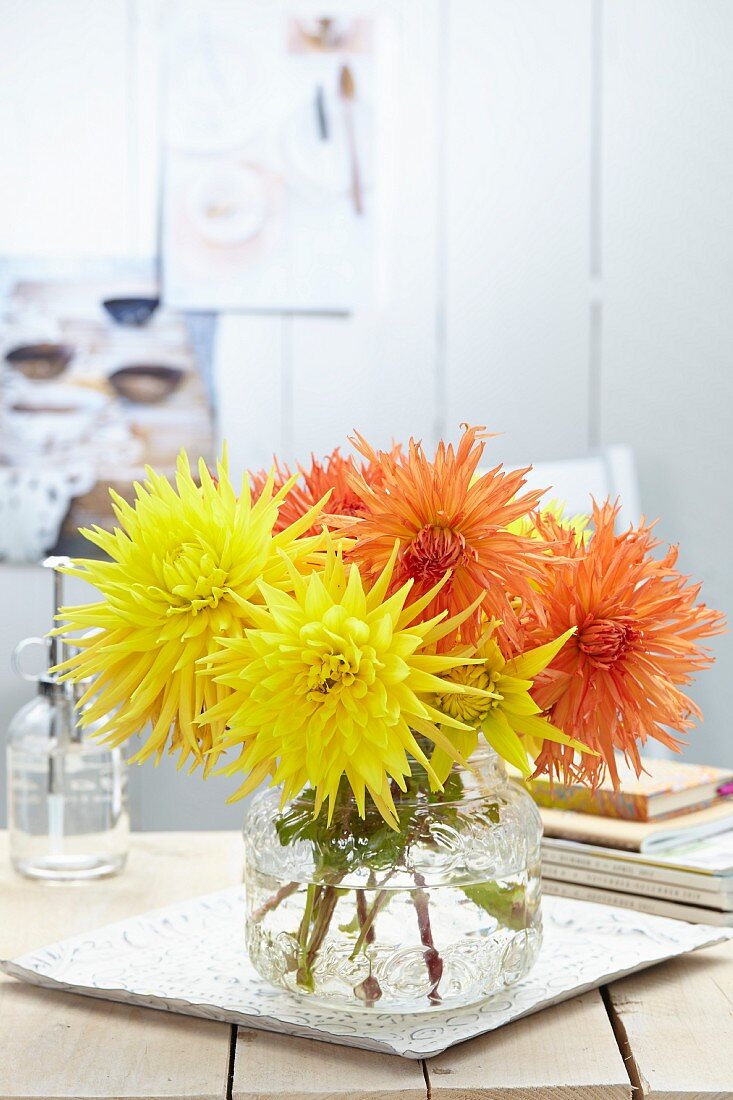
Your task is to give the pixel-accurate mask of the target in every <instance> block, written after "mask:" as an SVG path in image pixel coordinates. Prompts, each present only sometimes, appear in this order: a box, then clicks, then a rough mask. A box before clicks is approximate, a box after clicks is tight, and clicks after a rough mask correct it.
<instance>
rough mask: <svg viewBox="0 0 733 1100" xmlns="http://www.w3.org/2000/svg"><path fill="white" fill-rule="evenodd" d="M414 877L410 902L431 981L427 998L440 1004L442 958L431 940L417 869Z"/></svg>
mask: <svg viewBox="0 0 733 1100" xmlns="http://www.w3.org/2000/svg"><path fill="white" fill-rule="evenodd" d="M414 879H415V885H416V886H417V889H416V890H413V891H412V903H413V905H414V906H415V912H416V913H417V927H418V929H419V932H420V942H421V943H422V945H423V947H424V948H425V953H424V958H425V965H426V967H427V969H428V978H429V979H430V982H431V989H430V992H429V993H428V999H429V1000H430V1001H432V1002H433V1004H440V1001H441V999H442V998H441V996H440V993H438V986H439V985H440V979H441V978H442V977H443V960H442V958H441V957H440V955H439V953H438V950H437V948H436V946H435V943H434V941H433V929H432V925H431V923H430V903H429V899H428V894H427V891H426V890H425V888H424V887H425V879H424V878H423V876H422V875H421V874H418V872H417V871H416V872H415V874H414Z"/></svg>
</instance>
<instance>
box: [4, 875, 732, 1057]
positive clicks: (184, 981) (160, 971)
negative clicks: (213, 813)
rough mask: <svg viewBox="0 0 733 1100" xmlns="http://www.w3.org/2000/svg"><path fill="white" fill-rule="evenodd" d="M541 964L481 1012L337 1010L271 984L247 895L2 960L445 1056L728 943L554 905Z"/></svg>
mask: <svg viewBox="0 0 733 1100" xmlns="http://www.w3.org/2000/svg"><path fill="white" fill-rule="evenodd" d="M543 913H544V927H545V936H544V944H543V947H542V950H541V953H540V958H539V960H538V962H537V964H536V966H535V968H534V970H533V971H532V972H531V974H529V975H528V977H526V978H525V979H524V980H523V981H521V982H519V983H518V984H517V985H515V986H512V987H511V988H510V989H507V990H505V991H504V992H502V993H499V994H497V996H495V997H493V998H492V999H491V1000H489V1001H486V1002H484V1003H483V1004H482V1005H480V1006H479V1007H473V1008H468V1009H463V1010H460V1011H456V1010H455V1009H451V1010H448V1011H445V1012H440V1011H434V1012H430V1013H422V1014H420V1015H415V1016H407V1015H392V1014H388V1013H383V1012H379V1010H378V1008H377V1007H375V1010H374V1011H373V1012H368V1013H367V1012H364V1011H361V1012H359V1013H355V1014H353V1015H350V1014H348V1013H336V1012H327V1011H325V1010H322V1009H318V1008H315V1007H312V1006H310V1005H308V1004H307V1003H305V1002H304V1001H301V1000H299V999H297V998H293V997H291V996H289V995H288V994H286V993H284V992H280V991H279V990H277V989H274V988H273V987H271V986H270V985H269V984H268V983H267V982H265V981H263V980H262V979H261V978H259V977H258V975H257V974H256V973H255V971H254V969H253V968H252V966H251V965H250V963H249V960H248V959H247V957H246V954H245V952H244V946H243V927H244V902H243V892H242V888H241V887H234V888H232V889H228V890H220V891H218V892H217V893H215V894H207V895H206V896H204V897H199V898H193V899H191V900H190V901H186V902H181V903H179V904H177V905H171V906H168V907H167V908H166V909H156V910H153V911H152V912H149V913H143V914H142V915H141V916H139V917H134V918H132V919H130V920H125V921H119V922H118V923H116V924H110V925H107V926H106V927H105V928H100V929H98V930H97V931H95V932H90V933H88V934H86V935H84V936H76V937H74V938H72V939H68V940H62V941H61V942H59V943H54V944H50V945H49V946H48V947H42V948H40V949H39V950H38V951H32V952H30V953H29V954H27V955H23V956H22V957H21V958H18V959H13V960H12V961H5V962H3V963H2V968H3V970H5V971H6V973H8V974H11V975H13V977H16V978H20V979H21V980H23V981H26V982H32V983H33V984H35V985H40V986H46V987H48V988H51V989H62V990H66V991H68V992H72V993H81V994H85V995H87V996H90V997H103V998H105V999H107V1000H112V1001H123V1002H125V1003H128V1004H135V1005H144V1006H147V1007H150V1008H158V1009H164V1010H166V1011H168V1012H182V1013H186V1014H188V1015H192V1016H204V1017H206V1018H207V1019H212V1020H224V1021H227V1022H229V1023H234V1024H243V1025H246V1026H247V1027H254V1028H263V1029H265V1030H266V1031H278V1032H283V1033H286V1034H288V1035H301V1036H305V1037H307V1038H311V1039H321V1040H324V1041H326V1042H331V1043H340V1044H342V1045H346V1046H357V1047H364V1048H366V1049H369V1050H380V1051H385V1052H388V1053H391V1054H400V1055H402V1056H403V1057H405V1058H425V1057H430V1056H431V1055H434V1054H439V1053H440V1052H441V1051H443V1050H445V1049H446V1048H447V1047H450V1046H453V1044H455V1043H460V1042H463V1041H464V1040H466V1039H471V1038H473V1037H474V1036H476V1035H481V1034H483V1033H484V1032H487V1031H493V1030H494V1029H495V1028H497V1027H501V1026H502V1025H503V1024H506V1023H509V1022H510V1021H511V1020H516V1019H518V1018H519V1017H520V1016H527V1015H529V1014H530V1013H532V1012H537V1011H538V1010H539V1009H541V1008H546V1007H547V1006H548V1005H553V1004H557V1003H558V1002H560V1001H564V1000H567V999H568V998H569V997H573V996H575V995H576V994H578V993H582V992H585V991H586V990H588V989H592V988H594V987H595V986H598V985H601V984H604V983H605V982H607V981H611V980H613V979H614V978H618V977H621V976H622V975H624V974H629V973H631V972H632V971H634V970H642V969H643V968H644V967H647V966H652V965H654V963H658V962H661V961H662V960H664V959H669V958H671V957H673V956H674V955H681V954H684V953H685V952H687V951H694V950H695V949H696V948H698V947H705V946H707V945H709V944H713V943H718V942H720V940H723V939H725V938H727V935H729V933H727V932H726V931H725V930H722V929H720V928H711V927H710V926H708V925H702V924H686V923H685V922H683V921H677V920H668V919H667V918H665V917H655V916H651V915H648V914H646V913H635V912H631V911H630V910H627V909H613V908H611V907H609V906H605V905H595V904H593V903H591V902H582V901H571V900H569V899H567V898H556V897H549V898H546V899H545V901H544V902H543Z"/></svg>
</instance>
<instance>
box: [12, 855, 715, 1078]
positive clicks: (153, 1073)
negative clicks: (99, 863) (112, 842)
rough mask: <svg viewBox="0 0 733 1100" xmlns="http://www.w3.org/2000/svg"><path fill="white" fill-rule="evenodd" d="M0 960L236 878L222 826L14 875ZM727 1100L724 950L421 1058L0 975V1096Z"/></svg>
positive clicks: (237, 859)
mask: <svg viewBox="0 0 733 1100" xmlns="http://www.w3.org/2000/svg"><path fill="white" fill-rule="evenodd" d="M0 838H1V839H0V955H2V957H3V958H8V957H13V956H16V955H18V954H21V953H22V952H24V951H26V950H30V949H31V948H33V947H39V946H41V945H42V944H45V943H49V942H51V941H53V940H56V939H60V938H62V937H65V936H70V935H73V934H75V933H80V932H83V931H85V930H87V929H89V930H91V929H92V928H94V927H96V926H97V925H100V924H104V923H108V922H110V921H113V920H119V919H122V918H124V917H128V916H133V915H134V914H137V913H140V912H142V911H144V910H146V909H150V908H154V907H156V906H161V905H164V904H167V903H169V902H174V901H177V900H183V899H184V898H187V897H191V896H194V895H196V894H203V893H206V892H207V891H212V890H216V889H220V888H223V887H225V886H229V885H232V884H234V883H237V882H239V881H241V840H240V838H239V836H238V835H237V834H235V833H147V834H138V835H136V836H135V837H134V839H133V843H132V851H131V854H130V861H129V865H128V868H127V869H126V871H125V872H124V873H123V874H122V875H120V876H118V877H116V878H114V879H107V880H102V881H100V882H96V883H70V884H68V885H66V884H64V885H62V884H42V883H35V882H29V881H27V880H24V879H21V878H19V877H18V876H16V875H15V874H14V873H13V872H12V871H11V869H10V866H9V864H8V860H7V841H6V838H5V836H4V834H0ZM632 1096H633V1097H655V1098H659V1100H662V1098H664V1100H693V1098H698V1097H699V1098H702V1097H704V1098H708V1100H709V1098H712V1097H715V1098H722V1097H730V1098H732V1100H733V943H728V944H726V945H724V946H721V947H715V948H710V949H709V950H707V951H701V952H698V953H696V954H694V955H689V956H687V957H685V958H682V959H679V960H675V961H673V962H669V963H665V964H663V965H661V966H658V967H655V968H653V969H651V970H648V971H645V972H643V973H641V974H639V975H632V976H631V977H629V978H626V979H624V980H623V981H620V982H615V983H614V984H613V985H611V986H609V987H608V988H606V989H604V990H602V991H601V992H596V991H594V992H591V993H588V994H586V995H584V996H582V997H578V998H576V999H575V1000H572V1001H568V1002H566V1003H565V1004H562V1005H558V1006H556V1007H554V1008H549V1009H546V1010H545V1011H544V1012H540V1013H537V1014H536V1015H534V1016H530V1017H528V1018H527V1019H524V1020H519V1021H517V1022H516V1023H514V1024H510V1025H509V1026H507V1027H505V1028H502V1029H501V1030H500V1031H497V1032H494V1033H493V1034H492V1035H487V1036H484V1037H482V1038H479V1039H474V1040H472V1041H471V1042H469V1043H465V1044H463V1045H462V1046H459V1047H454V1048H453V1049H452V1050H450V1051H448V1052H447V1053H446V1054H443V1055H440V1056H439V1057H437V1058H432V1059H430V1060H429V1061H427V1062H415V1061H408V1060H406V1059H400V1058H396V1057H391V1056H389V1055H380V1054H373V1053H371V1052H367V1051H356V1050H353V1051H352V1050H349V1049H347V1048H346V1047H336V1046H329V1045H327V1044H325V1043H317V1042H311V1041H310V1040H305V1039H288V1038H285V1037H282V1036H278V1035H273V1034H268V1033H267V1032H263V1031H251V1030H248V1029H245V1028H237V1027H231V1026H229V1025H226V1024H220V1023H215V1022H211V1021H207V1020H198V1019H195V1018H193V1017H189V1016H175V1015H173V1014H169V1013H167V1012H158V1011H155V1010H152V1009H145V1008H135V1007H130V1006H127V1005H121V1004H113V1003H111V1002H107V1001H101V1000H100V1001H94V1000H91V999H89V998H85V997H75V996H70V995H68V994H65V993H57V992H53V991H50V990H43V989H38V988H34V987H32V986H28V985H24V984H22V983H20V982H16V981H13V980H12V979H10V978H7V977H5V976H4V975H0V1098H1V1100H10V1098H12V1100H20V1098H23V1100H29V1098H31V1097H33V1098H41V1097H43V1098H44V1100H56V1098H64V1100H69V1098H85V1100H87V1098H101V1097H107V1098H115V1100H117V1098H119V1100H122V1098H132V1097H135V1098H140V1100H142V1098H145V1100H152V1098H155V1100H157V1098H163V1097H165V1098H167V1100H171V1098H179V1100H184V1098H185V1100H193V1098H195V1100H300V1098H304V1100H334V1098H344V1100H345V1098H346V1097H351V1098H355V1100H430V1098H431V1097H432V1100H483V1098H485V1100H489V1098H491V1100H523V1098H527V1100H529V1098H532V1100H539V1098H543V1100H550V1098H552V1100H565V1098H567V1100H576V1098H578V1100H583V1098H586V1097H594V1098H596V1097H597V1098H599V1100H600V1098H603V1100H616V1098H618V1100H622V1098H630V1097H632Z"/></svg>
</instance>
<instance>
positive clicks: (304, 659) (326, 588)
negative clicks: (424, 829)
mask: <svg viewBox="0 0 733 1100" xmlns="http://www.w3.org/2000/svg"><path fill="white" fill-rule="evenodd" d="M396 559H397V547H395V549H394V551H393V553H392V556H391V557H390V559H389V560H388V562H387V564H386V566H385V568H384V569H383V570H382V572H381V574H380V575H379V576H378V578H377V579H376V581H375V583H374V585H373V586H372V587H371V589H369V590H366V589H365V586H364V583H363V580H362V576H361V573H360V572H359V568H358V566H356V565H355V564H352V565H350V566H345V565H344V561H343V557H342V553H341V551H340V550H339V551H336V550H334V549H333V548H331V549H330V550H329V552H328V557H327V562H326V565H325V568H324V569H323V570H322V571H318V572H314V573H311V575H310V576H308V577H307V578H305V577H302V576H300V575H299V574H298V573H297V571H296V570H295V569H293V568H291V569H290V575H291V582H292V589H293V591H292V594H288V593H285V592H283V591H281V590H278V589H276V588H273V587H272V586H271V585H270V584H267V583H261V584H260V586H259V587H260V593H261V596H262V599H263V600H264V605H265V606H263V607H260V606H256V605H255V604H248V605H247V611H248V614H249V616H250V618H251V620H252V621H253V623H254V626H253V627H252V628H251V629H247V630H246V631H245V632H244V636H243V637H241V638H235V637H228V638H223V639H222V640H221V650H220V652H219V653H218V654H216V655H215V656H214V657H213V658H212V659H211V660H210V661H209V662H208V664H209V665H210V666H211V668H212V669H213V671H214V674H215V682H216V683H217V684H218V685H219V686H220V687H223V688H225V689H227V691H228V694H227V696H226V697H225V698H224V699H223V700H222V701H221V702H220V703H219V704H218V705H217V706H216V707H215V708H214V711H213V716H214V717H215V718H216V719H217V720H222V721H224V722H225V723H226V724H227V726H228V732H227V734H226V736H225V738H224V743H225V744H226V745H227V746H230V745H240V746H242V751H241V754H240V756H239V758H238V759H237V760H235V761H233V762H232V763H231V764H229V765H227V767H226V768H225V769H224V771H225V772H226V773H227V774H230V775H231V774H235V773H237V772H244V773H245V774H246V775H247V778H246V780H245V782H244V783H243V785H242V787H241V788H240V789H239V791H237V792H236V794H235V795H233V796H232V797H233V798H239V797H242V796H243V795H245V794H247V793H248V792H249V791H251V790H253V789H254V788H255V787H256V786H258V785H259V784H260V783H261V782H262V781H263V780H264V779H266V778H267V777H268V776H271V778H272V782H273V783H274V784H276V783H282V785H283V802H285V801H287V800H288V799H290V798H292V797H294V796H295V795H297V794H298V793H299V792H300V791H301V790H302V789H303V788H304V787H311V788H312V789H313V790H314V792H315V804H314V812H315V813H316V814H318V813H319V811H320V809H321V807H322V806H323V804H324V802H326V801H327V802H328V808H329V817H330V815H331V814H332V813H333V809H334V805H335V801H336V798H337V795H338V792H339V787H340V785H341V782H342V778H343V777H344V776H345V777H346V781H347V783H348V784H349V785H350V787H351V789H352V791H353V793H354V797H355V799H356V804H357V807H358V810H359V813H360V814H361V816H362V817H363V816H364V813H365V798H366V794H367V793H368V794H369V795H370V796H371V798H372V799H373V801H374V803H375V805H376V806H377V807H378V809H379V812H380V813H381V814H382V816H383V817H384V819H385V820H386V821H387V822H388V823H389V824H391V825H393V826H394V827H395V828H396V827H397V815H396V812H395V807H394V802H393V798H392V790H393V788H392V783H394V784H396V785H397V787H399V788H400V789H401V790H405V788H406V783H405V777H406V776H409V775H410V774H411V768H410V759H409V758H410V757H412V758H413V759H414V760H416V761H419V762H420V764H422V765H423V767H425V769H426V770H427V772H428V774H429V775H430V776H431V779H432V780H433V781H434V782H435V783H436V784H437V785H439V784H438V782H437V777H435V775H434V773H433V770H432V768H431V765H430V762H429V760H428V759H427V757H426V755H425V753H424V751H423V749H422V748H421V746H420V744H419V743H418V741H417V740H416V738H415V733H414V732H413V731H417V732H418V733H419V734H421V735H422V736H423V737H425V738H427V739H429V740H430V741H432V742H433V744H435V745H439V746H441V747H442V748H443V749H444V750H445V752H446V753H447V754H448V755H449V756H450V757H451V758H452V759H456V758H458V753H457V752H456V751H455V750H454V749H453V747H452V745H451V742H450V741H449V739H448V738H447V737H446V736H445V735H444V734H443V733H442V732H441V730H440V729H439V727H438V723H442V724H443V725H447V726H450V727H452V728H453V729H455V730H456V731H459V732H460V731H464V732H465V730H466V728H467V727H466V726H465V724H464V723H463V722H461V721H460V720H459V719H452V718H450V716H445V715H442V714H440V713H439V712H438V711H437V710H436V709H435V707H434V705H433V702H432V699H433V695H434V693H435V692H436V691H441V692H443V693H445V694H446V695H448V694H450V693H451V692H456V693H461V692H465V691H466V688H465V687H464V686H463V685H462V684H459V683H448V682H444V681H442V680H441V679H439V674H440V673H444V672H448V671H450V670H451V669H452V668H454V667H455V666H456V665H459V664H465V663H466V661H465V658H463V657H461V658H460V659H456V658H453V657H448V656H436V655H434V654H431V653H429V652H426V650H427V649H428V648H429V647H432V646H434V644H435V642H436V641H437V640H439V639H440V638H441V637H442V636H443V634H444V633H445V632H446V631H450V630H454V629H455V628H456V627H457V626H458V625H459V623H457V622H456V621H455V620H454V621H452V622H445V623H441V622H440V620H442V619H443V617H444V616H445V612H442V614H441V615H439V616H437V617H435V618H433V619H430V620H428V621H426V622H415V619H417V618H419V616H420V614H421V613H422V612H423V611H424V609H425V607H426V606H427V604H428V603H429V602H430V601H431V600H432V599H433V598H434V597H435V595H436V593H437V590H438V589H439V588H440V586H441V585H442V584H443V583H444V582H445V580H446V579H447V578H444V580H441V581H440V582H439V584H438V585H436V586H434V587H433V588H431V589H430V590H429V591H428V592H427V593H426V595H425V596H424V597H423V598H422V599H420V600H418V601H416V602H415V603H413V604H410V605H409V606H407V607H406V606H405V604H406V602H407V597H408V594H409V592H410V589H411V587H412V582H411V581H408V582H407V583H406V584H404V585H402V586H401V587H400V588H398V589H397V591H395V592H394V593H393V594H392V595H391V596H388V595H387V593H388V590H389V588H390V582H391V580H392V574H393V572H394V569H395V562H396ZM473 610H474V608H473V607H470V608H468V609H467V611H466V612H465V613H464V614H463V615H461V616H460V617H459V619H460V620H463V619H465V618H466V617H467V615H469V614H471V613H472V612H473ZM439 624H440V625H439ZM480 694H481V693H480ZM205 717H206V716H205ZM209 717H210V716H209Z"/></svg>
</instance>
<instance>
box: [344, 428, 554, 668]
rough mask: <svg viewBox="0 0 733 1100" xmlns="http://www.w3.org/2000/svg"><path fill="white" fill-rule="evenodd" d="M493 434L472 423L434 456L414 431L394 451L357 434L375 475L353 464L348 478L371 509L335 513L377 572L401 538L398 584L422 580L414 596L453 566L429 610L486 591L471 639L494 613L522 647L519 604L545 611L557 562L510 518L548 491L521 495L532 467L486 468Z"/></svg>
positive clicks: (471, 622)
mask: <svg viewBox="0 0 733 1100" xmlns="http://www.w3.org/2000/svg"><path fill="white" fill-rule="evenodd" d="M486 438H487V436H486V434H485V433H484V432H483V429H482V428H470V427H465V428H464V432H463V435H462V437H461V440H460V443H459V444H458V447H457V448H455V449H454V448H453V446H452V445H450V446H446V445H445V444H444V443H440V445H439V446H438V449H437V451H436V453H435V457H434V458H433V459H430V458H428V456H427V455H426V454H425V452H424V451H423V448H422V444H421V443H419V442H416V441H415V440H414V439H411V440H410V444H409V448H408V452H407V454H395V453H392V454H386V453H385V452H383V451H375V450H374V449H373V448H372V447H370V445H369V444H368V443H367V442H366V440H364V439H363V438H362V437H361V436H360V435H357V436H356V437H355V438H354V439H353V440H352V442H353V443H354V445H355V447H356V448H357V450H358V451H359V452H360V453H361V454H362V455H363V456H364V458H365V459H366V460H367V463H368V464H369V469H370V470H371V471H372V472H373V474H372V480H371V483H370V482H369V481H368V480H367V479H366V477H365V476H364V474H363V473H359V472H358V471H356V470H353V471H350V472H349V473H348V474H347V478H348V481H349V484H350V485H351V486H352V487H353V489H354V491H355V492H356V494H357V496H358V497H359V499H360V501H361V508H360V510H359V512H358V513H357V514H356V515H354V516H352V517H341V518H334V519H330V520H329V522H330V523H331V524H332V526H333V527H334V529H335V530H337V531H339V532H340V533H341V534H345V535H348V536H349V537H350V538H352V539H354V540H355V545H354V546H353V547H352V548H351V550H350V555H351V559H352V560H355V561H356V562H357V563H358V564H359V566H360V568H361V569H362V570H366V571H367V572H368V573H370V574H371V575H372V576H375V577H376V576H378V575H379V573H381V571H382V570H383V569H384V567H385V565H386V563H387V561H388V560H389V558H390V555H391V553H392V549H393V547H394V544H395V540H397V539H398V540H399V542H400V550H399V556H398V563H397V568H396V569H395V574H394V579H393V584H394V586H395V587H396V588H398V587H400V586H401V585H403V584H404V583H405V581H407V580H412V581H413V588H412V591H411V593H410V599H411V600H412V601H414V600H418V599H420V598H421V597H422V596H424V595H425V593H426V592H429V591H430V589H431V588H432V587H433V586H434V585H435V583H436V582H437V581H439V580H440V579H441V578H442V577H443V576H444V575H445V573H446V572H447V571H450V579H449V581H448V583H447V584H445V585H444V586H443V588H442V589H441V591H440V592H439V593H438V594H437V595H436V596H435V598H434V599H433V600H432V601H431V603H430V604H429V605H428V607H427V608H426V610H425V612H424V614H425V616H426V617H432V616H434V615H439V614H440V613H441V612H443V611H447V612H448V615H449V616H450V617H452V616H453V615H456V614H458V613H460V612H462V611H464V610H465V609H466V608H467V607H469V606H470V605H471V604H472V603H473V602H474V601H475V600H476V599H477V598H478V597H480V596H483V599H482V601H481V603H480V605H479V607H478V608H477V610H476V611H475V612H474V613H473V614H472V615H471V617H470V618H469V619H468V620H467V621H466V622H465V623H464V624H463V626H462V627H461V634H462V639H463V641H468V642H474V641H476V640H477V639H478V638H479V636H480V634H481V631H482V626H483V622H484V618H485V617H486V618H489V619H498V620H500V625H499V627H498V629H497V637H498V638H499V639H500V640H501V641H502V643H506V644H507V645H508V647H509V648H510V649H512V650H513V651H515V652H516V650H517V649H518V648H519V646H520V644H521V627H520V623H519V619H518V616H517V608H518V607H520V606H531V607H532V608H534V610H535V613H536V615H537V616H538V617H540V618H541V616H542V609H541V606H540V605H539V603H538V588H537V585H538V583H539V582H540V580H541V579H542V578H543V577H544V575H545V572H546V570H547V553H546V550H547V548H546V546H545V545H544V544H543V543H542V542H541V541H540V540H538V539H533V538H529V537H527V536H525V535H520V534H516V533H513V532H510V531H508V530H507V527H508V525H509V524H510V523H513V522H515V521H516V520H518V519H521V518H522V517H523V516H526V515H527V513H528V512H529V511H531V510H533V509H535V508H536V507H537V505H538V502H539V499H540V496H541V495H542V493H541V492H539V491H538V492H535V491H532V492H527V493H524V494H523V495H520V490H521V488H522V486H523V485H524V484H525V480H524V475H525V474H526V473H527V471H528V469H529V467H528V468H527V469H523V470H513V471H504V470H503V469H502V467H501V466H496V467H495V468H494V469H492V470H490V471H489V472H488V473H484V474H481V475H479V476H477V473H476V471H477V467H478V464H479V462H480V460H481V456H482V454H483V451H484V446H485V440H486ZM376 471H381V476H377V474H376ZM326 509H327V510H330V504H327V505H326ZM454 641H455V634H454V635H453V636H450V635H449V636H448V637H446V638H444V639H443V641H442V643H441V648H442V649H449V648H450V646H451V645H452V644H453V642H454Z"/></svg>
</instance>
